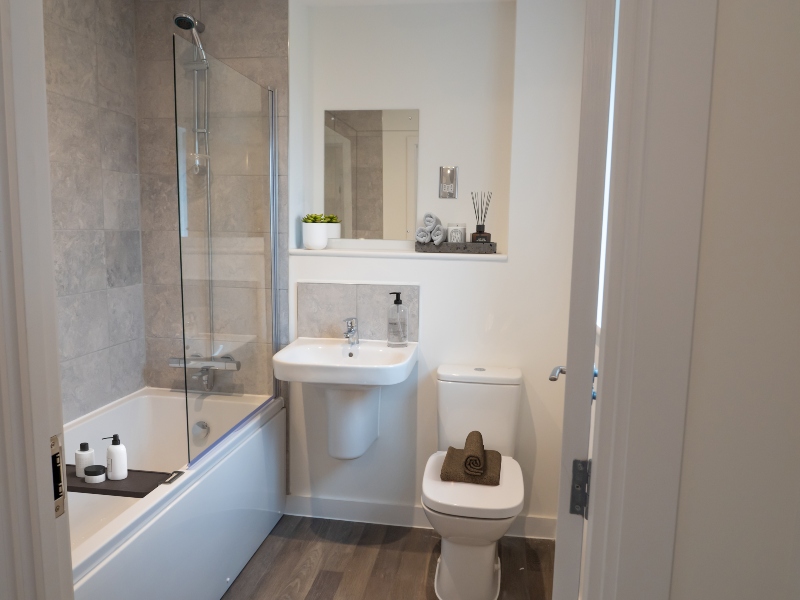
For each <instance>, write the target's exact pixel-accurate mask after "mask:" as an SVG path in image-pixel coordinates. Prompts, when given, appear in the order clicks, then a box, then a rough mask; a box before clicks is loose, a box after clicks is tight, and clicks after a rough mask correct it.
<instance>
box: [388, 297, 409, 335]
mask: <svg viewBox="0 0 800 600" xmlns="http://www.w3.org/2000/svg"><path fill="white" fill-rule="evenodd" d="M389 295H390V296H391V295H394V303H393V304H390V305H389V313H388V319H387V320H388V324H387V326H388V331H387V338H388V343H387V345H388V346H389V348H404V347H405V346H408V310H407V309H406V307H405V306H403V301H402V300H400V292H390V293H389Z"/></svg>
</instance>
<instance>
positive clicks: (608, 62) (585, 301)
mask: <svg viewBox="0 0 800 600" xmlns="http://www.w3.org/2000/svg"><path fill="white" fill-rule="evenodd" d="M615 5H616V2H615V0H589V1H588V2H587V6H586V36H585V40H584V66H583V71H584V72H583V92H582V98H581V124H580V142H579V150H578V182H577V193H576V206H575V229H574V242H573V254H572V284H571V292H570V314H569V338H568V345H567V361H566V371H567V372H566V374H565V377H566V382H565V384H564V385H565V398H564V421H563V437H562V444H561V473H560V480H559V498H558V518H557V525H556V555H555V575H554V582H553V598H554V599H555V600H576V599H577V598H578V595H579V590H580V576H581V563H582V547H583V537H584V523H585V519H584V512H583V510H582V509H581V508H579V505H576V500H577V497H579V496H580V495H581V494H580V492H581V490H580V489H578V490H575V489H574V487H573V464H574V461H576V460H577V461H587V460H588V458H589V436H590V429H591V420H592V392H593V386H594V365H595V346H596V343H597V339H596V338H597V325H596V320H597V306H598V300H597V299H598V285H599V283H598V282H599V272H600V255H601V237H602V230H603V205H604V195H605V194H604V192H605V190H606V178H607V150H608V142H609V123H610V119H609V107H610V95H611V80H612V77H611V75H612V64H613V61H612V53H613V46H614V43H613V42H614V23H615V11H616V6H615ZM575 467H576V468H577V470H578V473H577V474H578V475H579V476H582V475H584V474H585V473H586V470H585V469H586V467H585V466H584V464H583V462H581V463H580V464H577V465H575ZM574 492H577V493H574ZM576 513H579V514H576Z"/></svg>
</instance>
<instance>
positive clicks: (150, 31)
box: [135, 0, 208, 60]
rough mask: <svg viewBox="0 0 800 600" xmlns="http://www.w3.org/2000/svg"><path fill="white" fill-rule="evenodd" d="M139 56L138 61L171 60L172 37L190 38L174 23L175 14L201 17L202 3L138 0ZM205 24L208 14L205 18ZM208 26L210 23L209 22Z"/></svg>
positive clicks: (137, 43)
mask: <svg viewBox="0 0 800 600" xmlns="http://www.w3.org/2000/svg"><path fill="white" fill-rule="evenodd" d="M135 6H136V19H135V30H136V56H137V58H138V59H139V60H172V35H173V34H177V35H180V36H181V37H183V38H184V39H187V40H188V39H189V36H188V34H187V33H186V32H183V31H180V30H178V28H177V27H175V25H174V24H173V22H172V17H173V15H174V14H175V13H176V12H179V11H185V12H188V13H191V14H193V15H196V16H199V15H200V0H160V1H155V2H153V1H150V0H136V2H135ZM202 20H203V22H205V21H206V19H205V15H203V16H202ZM206 26H208V23H206ZM204 45H207V44H206V43H205V36H204Z"/></svg>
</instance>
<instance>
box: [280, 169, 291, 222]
mask: <svg viewBox="0 0 800 600" xmlns="http://www.w3.org/2000/svg"><path fill="white" fill-rule="evenodd" d="M278 231H279V232H281V233H288V232H289V178H288V177H286V176H283V175H282V176H279V177H278Z"/></svg>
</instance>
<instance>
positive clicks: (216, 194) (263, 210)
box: [211, 175, 269, 232]
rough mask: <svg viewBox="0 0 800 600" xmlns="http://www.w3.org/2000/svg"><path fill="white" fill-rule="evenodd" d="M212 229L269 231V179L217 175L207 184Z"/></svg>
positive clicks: (257, 176) (258, 176)
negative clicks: (210, 201) (209, 192)
mask: <svg viewBox="0 0 800 600" xmlns="http://www.w3.org/2000/svg"><path fill="white" fill-rule="evenodd" d="M211 191H212V200H213V201H212V204H211V218H212V231H215V232H217V231H235V232H263V231H269V178H268V177H262V176H260V175H256V176H252V175H217V176H216V177H214V181H213V183H212V186H211Z"/></svg>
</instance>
